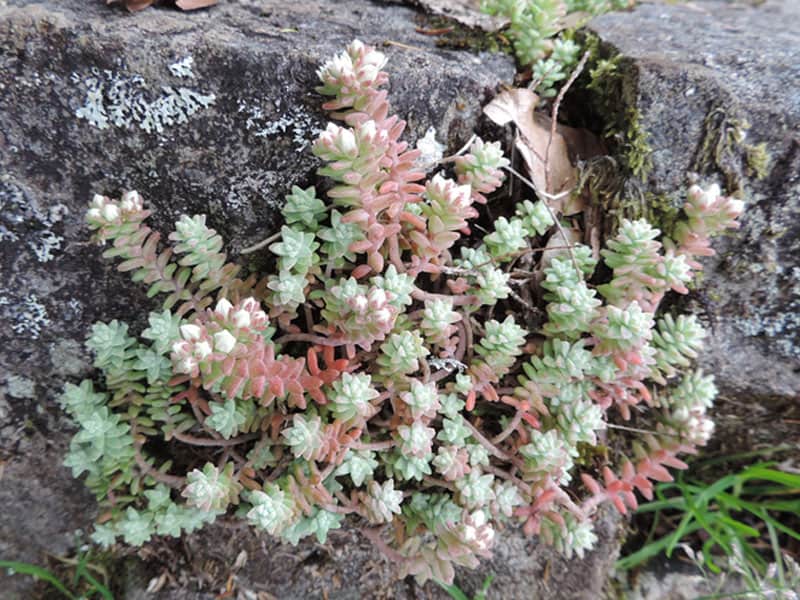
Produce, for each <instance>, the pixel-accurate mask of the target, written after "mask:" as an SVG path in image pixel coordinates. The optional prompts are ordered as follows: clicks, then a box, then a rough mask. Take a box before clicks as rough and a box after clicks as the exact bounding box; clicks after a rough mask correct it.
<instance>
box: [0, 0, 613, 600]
mask: <svg viewBox="0 0 800 600" xmlns="http://www.w3.org/2000/svg"><path fill="white" fill-rule="evenodd" d="M413 16H414V12H413V10H411V9H409V8H407V7H401V6H398V5H396V4H392V3H370V2H361V1H357V0H344V1H333V0H330V1H324V0H316V1H313V2H307V1H304V2H296V3H290V4H287V3H285V2H279V1H277V0H273V1H263V0H260V1H257V2H256V1H254V0H253V1H247V0H243V1H240V2H224V3H220V5H219V6H217V7H214V8H213V9H212V10H209V11H198V12H193V13H189V14H184V13H180V12H177V11H170V10H157V9H149V10H147V11H144V12H142V13H138V14H136V15H130V14H128V13H126V12H124V11H123V10H122V9H119V8H109V7H106V6H105V5H104V2H100V1H97V2H86V1H85V0H62V1H59V2H41V3H34V2H24V1H19V0H11V1H10V2H6V3H0V47H1V48H2V55H0V57H1V58H0V253H2V254H1V255H0V265H2V266H1V267H0V269H1V270H0V317H2V319H3V321H4V323H5V326H4V327H3V328H2V329H0V344H2V346H1V347H0V373H2V375H0V506H2V507H3V510H2V511H0V557H2V558H3V559H12V560H21V561H32V562H36V563H39V564H41V563H42V561H43V560H44V553H45V552H48V553H52V554H66V553H69V552H72V551H74V544H75V536H74V532H75V530H76V529H78V528H82V529H84V530H87V529H88V528H89V527H90V524H91V522H92V520H93V518H94V517H95V513H96V509H95V504H94V501H93V499H92V498H91V497H90V495H89V494H87V493H86V492H85V491H84V489H83V487H82V484H81V483H80V482H78V481H75V480H73V479H72V477H71V475H70V473H69V471H68V470H67V469H66V468H64V467H62V466H61V461H62V460H63V456H64V453H65V449H66V447H67V445H68V440H69V437H70V435H71V433H72V432H71V430H70V427H69V425H68V423H67V421H66V420H65V418H64V417H63V415H62V414H61V411H60V409H59V408H58V406H57V405H56V403H55V400H54V398H55V397H56V395H57V394H58V393H59V390H60V388H61V387H62V385H63V382H64V381H65V380H73V381H74V380H76V379H78V378H79V377H81V376H86V375H88V374H89V373H90V372H91V370H90V367H89V365H90V357H89V356H88V354H87V352H86V351H85V350H84V348H83V345H82V342H83V339H84V337H85V335H86V334H87V332H88V330H89V327H90V325H91V323H92V322H94V321H95V320H98V319H101V320H110V319H112V318H124V319H126V320H128V321H131V322H132V327H133V329H134V330H139V329H140V328H141V325H142V322H141V321H142V318H143V317H144V315H146V313H147V311H148V310H149V308H150V307H151V306H152V304H151V303H150V302H149V301H148V300H147V299H146V298H145V296H144V294H143V293H142V292H141V291H140V290H139V289H138V287H137V286H135V285H131V284H130V282H129V280H128V277H127V276H126V275H122V274H119V273H116V272H115V271H114V270H113V267H112V265H110V264H109V263H107V262H105V261H103V260H102V259H101V258H100V253H99V251H98V249H97V248H95V247H93V246H91V245H89V244H88V243H87V237H88V231H87V230H86V228H85V226H84V225H83V213H84V210H85V206H86V203H87V202H88V200H89V199H90V197H91V195H92V194H93V193H97V192H100V193H104V194H108V195H116V194H118V193H120V192H121V191H123V190H125V189H137V190H139V191H140V192H141V193H142V195H143V196H144V198H145V199H146V200H147V201H149V203H150V205H151V207H153V208H154V209H155V212H156V216H155V217H154V219H153V222H154V225H155V227H157V228H158V229H160V230H161V231H167V230H169V229H170V223H171V222H173V221H174V220H175V219H176V218H177V217H178V216H179V215H180V214H181V213H184V212H186V213H190V214H191V213H207V214H208V215H209V222H210V224H211V226H212V227H214V228H216V229H217V230H218V231H220V232H221V233H222V235H223V236H224V238H225V239H226V240H228V242H229V244H228V248H230V249H231V251H232V252H233V253H234V254H235V253H236V252H237V250H239V249H241V248H243V247H245V246H247V245H249V244H251V243H253V242H255V241H257V240H259V239H261V238H263V237H265V236H266V235H267V234H269V233H271V232H272V231H273V230H274V229H275V227H276V225H277V222H276V209H277V208H278V207H279V206H280V204H281V202H282V198H283V196H284V194H285V193H286V192H287V191H288V190H289V189H290V187H291V185H293V184H299V185H307V184H308V183H309V182H310V181H311V180H312V178H313V173H314V170H315V168H316V166H317V162H316V159H314V158H313V157H312V156H311V155H310V153H309V152H308V149H309V148H308V146H309V143H310V141H311V140H312V139H313V138H314V136H315V131H316V130H317V129H319V128H322V127H324V124H325V116H324V114H323V113H322V112H321V111H320V109H319V108H318V106H319V104H320V101H321V98H320V97H319V96H318V95H317V94H315V93H314V92H313V86H314V85H315V75H314V71H315V69H316V67H317V66H318V64H319V63H320V61H321V60H323V59H324V58H326V57H328V56H330V55H332V54H333V53H335V52H339V51H340V50H341V49H342V47H343V46H344V44H346V43H347V42H349V41H350V40H351V39H353V38H354V37H356V36H358V37H360V38H362V39H363V40H364V41H366V42H368V43H374V44H379V45H381V44H383V43H384V42H387V41H390V40H391V41H395V42H400V43H402V44H405V45H406V46H405V47H402V46H399V45H388V46H386V47H385V48H384V49H385V51H386V53H387V54H388V56H389V58H390V61H391V62H390V72H391V78H392V83H391V98H392V100H393V102H394V105H395V107H396V108H397V109H398V112H399V113H400V114H401V115H403V116H405V117H406V118H407V120H408V124H409V137H410V138H411V139H412V140H413V139H414V138H416V137H417V136H420V135H422V134H423V133H424V132H425V130H426V129H427V128H428V127H429V126H431V125H433V126H435V127H436V128H437V129H438V131H439V132H440V137H444V138H445V139H446V140H447V142H448V143H449V145H450V147H451V148H457V147H459V146H460V145H461V144H463V142H464V141H465V140H466V139H467V138H468V137H469V135H470V134H471V133H472V130H473V129H474V128H475V127H476V126H477V125H478V121H479V116H480V110H481V107H482V105H483V104H485V103H486V102H487V101H488V100H489V99H490V98H491V97H492V95H493V94H494V93H495V91H496V89H497V87H498V85H499V84H501V83H502V82H507V81H510V80H511V78H512V77H513V74H514V67H513V62H512V61H511V60H510V59H509V58H507V57H503V56H487V55H482V56H475V55H472V54H467V53H463V52H462V53H457V52H450V51H446V50H441V49H437V48H436V47H435V43H434V40H432V39H431V38H430V37H429V36H424V35H419V34H416V33H415V32H414V24H413V21H412V17H413ZM187 57H191V58H192V60H193V63H192V64H190V63H189V61H186V60H184V59H186V58H187ZM192 75H193V76H192ZM101 86H102V89H101ZM180 88H185V89H184V90H183V91H181V90H180ZM92 94H94V95H95V97H96V99H95V108H96V105H97V98H102V103H103V105H104V107H105V115H104V116H103V115H100V114H98V113H97V112H96V111H95V112H94V113H92V112H91V111H90V110H89V108H90V107H91V104H92V103H91V98H92ZM181 94H182V95H181ZM212 95H213V102H212V101H211V97H212ZM186 98H189V100H188V101H187V100H186ZM126 103H127V104H126ZM131 104H132V105H134V106H135V107H136V112H131V111H130V109H126V108H124V107H125V106H130V105H131ZM204 104H207V106H203V105H204ZM167 110H172V111H173V112H174V111H178V113H177V115H178V116H177V117H176V118H179V117H180V116H185V117H186V119H185V121H186V122H182V123H181V122H178V123H174V124H172V125H170V126H166V127H165V128H164V130H163V132H158V131H157V130H155V129H154V128H156V129H157V126H158V125H163V124H164V118H163V117H164V115H165V114H166V111H167ZM113 111H116V112H113ZM78 115H83V116H84V117H85V118H79V116H78ZM88 118H91V119H94V124H92V123H91V122H90V120H88ZM104 118H106V119H108V122H104V120H103V119H104ZM115 119H116V120H117V122H118V124H115V123H114V120H115ZM126 124H127V127H126V126H125V125H126ZM97 125H105V127H104V128H103V127H98V126H97ZM147 129H150V131H147ZM618 524H619V519H617V518H613V517H610V516H606V517H604V518H603V521H602V522H601V524H600V526H599V529H600V533H601V538H602V540H603V541H602V543H601V544H600V545H599V547H598V549H597V550H596V551H595V552H593V553H591V554H590V555H588V556H587V558H586V559H585V560H583V561H579V562H573V563H570V564H571V565H580V566H579V567H578V571H576V572H577V573H579V574H580V575H579V578H578V579H574V578H572V579H571V580H569V581H568V579H569V578H568V573H569V572H568V570H567V566H566V565H567V563H566V562H565V561H564V560H563V559H560V558H559V557H557V556H556V555H555V553H554V552H552V551H551V550H548V549H546V548H543V547H541V546H538V545H537V544H536V543H535V542H532V541H529V540H526V539H524V538H523V537H522V536H521V534H519V533H513V532H509V533H508V534H507V535H506V536H504V539H505V540H506V541H504V542H502V543H500V544H499V546H498V550H497V558H495V560H494V561H493V562H491V563H489V564H487V565H485V566H484V567H483V569H482V570H481V571H480V572H478V573H475V574H470V575H464V577H466V579H465V580H464V583H463V586H464V587H465V589H468V590H469V589H473V588H475V587H478V586H479V585H480V583H481V582H482V581H483V579H484V577H485V576H486V574H487V573H490V572H495V573H497V575H498V578H497V579H498V580H497V582H496V583H495V584H494V587H493V590H495V593H497V594H499V595H500V597H503V598H510V599H513V598H528V597H530V595H529V592H530V590H532V589H542V590H544V589H545V587H546V586H547V585H548V582H551V583H550V584H551V585H555V584H558V585H559V586H560V587H561V588H562V592H560V593H559V597H561V598H591V597H596V593H599V589H600V587H601V586H602V583H603V581H604V580H605V574H606V572H607V571H608V568H609V565H610V563H611V561H613V559H614V556H615V552H616V550H617V548H618V545H619V542H618V539H617V535H616V531H617V526H618ZM242 549H244V550H246V551H247V553H248V556H249V561H248V563H247V565H246V566H245V567H243V568H242V569H241V570H238V571H237V580H236V581H237V585H238V587H239V589H240V590H245V589H246V590H250V591H252V592H258V591H268V592H270V593H271V594H273V595H274V596H275V597H279V598H321V597H323V596H322V594H323V593H324V592H325V593H327V592H329V596H325V597H329V598H359V597H370V598H377V597H386V598H404V597H443V592H442V591H441V590H439V589H438V588H436V587H435V586H433V585H432V584H429V585H428V586H427V587H426V588H425V589H424V590H423V589H420V588H419V587H418V586H416V585H415V584H413V582H396V581H395V578H394V575H393V573H394V571H393V569H392V565H389V564H387V563H386V562H385V561H383V560H382V559H380V557H379V556H378V555H377V553H376V552H375V551H374V550H373V549H372V547H371V546H370V545H369V544H367V543H366V542H364V541H363V540H362V539H361V538H360V536H359V535H358V534H357V533H356V532H355V531H353V530H348V531H344V532H336V535H334V536H331V541H330V543H329V544H328V545H327V546H325V547H321V546H319V545H315V544H314V543H311V542H308V543H304V544H302V545H301V546H299V547H298V548H296V549H294V548H291V547H288V546H276V545H275V544H274V542H270V541H268V540H266V539H263V538H258V537H256V536H255V535H254V534H253V533H252V532H251V531H249V529H241V530H240V529H236V530H235V531H232V530H231V529H230V528H229V527H226V526H223V525H217V526H215V527H213V528H209V530H208V531H204V532H201V533H200V534H197V535H194V536H190V537H188V538H187V539H185V540H182V541H181V542H175V543H174V544H171V545H170V544H162V545H161V546H159V545H158V544H156V545H155V547H152V548H146V549H145V550H142V551H140V552H139V553H138V558H136V557H132V558H131V559H130V560H129V561H128V562H126V563H125V565H124V568H122V569H121V572H120V575H119V579H120V582H121V584H122V585H123V587H124V588H125V592H124V596H125V597H129V598H140V597H143V590H144V589H145V588H146V587H147V584H148V582H149V581H150V579H151V578H152V577H156V576H159V575H160V574H161V573H162V571H163V570H169V572H170V573H171V574H173V575H174V576H175V577H176V578H177V579H176V582H177V583H178V585H179V587H180V589H179V590H176V589H175V588H171V589H169V590H168V591H166V590H165V591H162V592H161V596H162V597H163V598H177V597H183V598H206V597H208V598H213V597H215V595H216V594H217V593H219V591H220V589H219V587H218V586H219V585H220V584H219V581H222V582H223V583H224V581H225V579H226V578H227V575H228V573H229V572H231V569H232V565H233V564H234V562H235V559H236V557H237V555H238V554H239V552H240V550H242ZM140 559H143V560H144V561H145V562H141V560H140ZM176 561H178V562H177V563H176ZM548 564H551V565H553V567H551V570H550V575H549V578H548V577H547V576H544V575H543V572H544V570H545V569H546V565H548ZM160 565H161V566H160ZM555 565H557V566H558V568H557V569H556V568H555ZM588 573H591V577H589V576H588V575H587V574H588ZM198 582H204V584H205V589H206V590H207V591H206V592H198V591H196V590H197V588H198ZM534 582H535V583H534ZM181 586H182V587H181ZM215 586H216V587H215ZM532 586H533V587H532ZM535 586H540V588H535ZM30 588H31V581H30V580H27V579H24V578H21V577H12V578H9V577H7V576H6V573H3V574H2V575H0V589H1V590H2V593H0V595H2V596H3V598H9V599H13V598H30V597H32V596H31V591H30ZM209 590H210V591H209ZM542 593H544V592H542ZM243 597H244V596H243Z"/></svg>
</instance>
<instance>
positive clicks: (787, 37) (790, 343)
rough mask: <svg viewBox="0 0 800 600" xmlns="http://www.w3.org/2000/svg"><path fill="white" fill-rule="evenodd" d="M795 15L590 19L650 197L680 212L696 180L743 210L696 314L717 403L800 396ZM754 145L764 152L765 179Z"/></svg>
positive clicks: (727, 10) (779, 401)
mask: <svg viewBox="0 0 800 600" xmlns="http://www.w3.org/2000/svg"><path fill="white" fill-rule="evenodd" d="M751 4H758V6H752V5H751ZM798 19H800V4H798V3H797V2H794V1H793V0H767V1H766V2H764V3H735V2H721V1H703V2H693V3H691V4H682V3H676V4H671V3H661V2H659V3H652V4H651V3H643V4H641V5H640V6H638V7H637V8H636V10H635V11H633V12H632V13H609V14H607V15H603V16H601V17H599V18H596V19H594V20H593V21H592V22H591V23H590V29H591V30H592V31H593V32H594V33H595V34H596V35H597V36H598V37H599V38H600V40H602V42H603V43H604V44H605V45H607V47H610V48H611V49H612V51H613V52H619V53H620V54H621V55H622V57H623V65H624V69H623V72H624V74H625V75H624V76H625V82H624V83H623V85H624V88H625V89H626V90H627V91H628V92H629V93H627V94H625V95H624V97H623V98H622V99H623V102H624V103H625V106H624V107H623V109H624V110H628V111H632V112H635V113H638V115H639V123H640V125H641V127H642V128H643V130H644V131H645V132H646V133H647V140H648V143H649V145H650V147H651V148H652V151H653V152H652V156H651V158H652V169H651V170H650V171H649V173H648V175H647V178H646V182H645V184H644V189H645V191H646V192H650V193H652V194H655V195H658V196H660V197H665V198H666V199H667V200H668V201H671V202H672V203H673V204H677V205H680V202H681V199H682V193H683V190H685V187H686V184H687V183H688V182H689V181H690V180H692V179H697V180H698V181H699V182H700V183H703V184H707V183H710V182H712V181H715V180H716V181H718V182H719V183H720V184H721V185H722V187H723V189H724V190H725V189H726V188H727V192H729V193H738V194H740V195H741V196H742V197H743V198H744V199H745V200H746V202H747V209H746V213H745V215H744V217H743V218H742V227H741V229H740V230H739V231H738V232H735V233H734V234H733V235H731V236H729V237H727V238H726V239H723V240H718V241H717V242H716V243H715V247H716V248H717V251H718V254H717V256H716V257H713V258H712V259H709V260H707V261H705V265H706V271H705V275H704V278H703V282H702V285H701V286H700V292H699V293H696V294H693V295H692V298H693V300H694V302H693V304H692V309H693V310H694V311H696V312H699V313H701V314H703V315H704V316H705V318H706V321H707V323H708V324H709V325H710V329H711V333H712V335H711V339H710V340H709V341H708V343H707V349H706V351H705V352H704V355H703V358H702V366H703V367H704V368H705V369H706V371H708V372H713V373H714V374H715V375H716V376H717V385H718V386H719V387H720V390H721V392H722V397H723V401H724V400H725V399H726V398H730V399H737V398H738V399H741V400H743V401H745V402H747V403H748V404H750V403H752V402H758V403H760V404H761V405H762V406H771V407H772V408H774V409H775V411H778V410H781V409H782V408H786V407H787V406H790V407H791V406H792V405H795V410H796V399H797V398H798V397H800V285H798V277H800V220H798V216H800V92H799V91H798V88H797V81H798V79H800V62H798V48H799V47H800V29H798V28H797V27H795V26H793V24H796V23H797V22H798ZM748 124H749V129H746V127H747V125H748ZM743 133H746V137H745V138H744V139H740V140H738V141H737V139H736V138H737V136H738V135H740V134H743ZM759 144H765V148H766V151H767V152H768V154H769V162H768V164H767V166H766V168H765V170H764V172H763V173H762V175H763V177H762V178H760V179H759V178H758V177H757V176H756V173H755V170H756V169H754V168H753V167H754V165H755V164H756V163H757V158H758V156H757V155H758V148H757V146H758V145H759ZM787 403H788V404H787ZM773 441H774V438H773Z"/></svg>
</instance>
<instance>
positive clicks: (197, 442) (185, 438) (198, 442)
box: [172, 431, 262, 448]
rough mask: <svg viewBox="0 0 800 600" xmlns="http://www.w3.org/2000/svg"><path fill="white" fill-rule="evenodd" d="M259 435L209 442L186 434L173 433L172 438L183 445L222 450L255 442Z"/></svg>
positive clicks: (253, 434)
mask: <svg viewBox="0 0 800 600" xmlns="http://www.w3.org/2000/svg"><path fill="white" fill-rule="evenodd" d="M261 435H262V434H260V433H247V434H245V435H240V436H239V437H235V438H231V439H229V440H210V439H208V438H199V437H195V436H193V435H189V434H188V433H179V432H177V431H175V432H173V434H172V437H174V438H175V439H176V440H180V441H181V442H183V443H184V444H189V445H190V446H211V447H220V448H224V447H227V446H238V445H239V444H244V443H245V442H249V441H251V440H256V439H258V438H260V437H261Z"/></svg>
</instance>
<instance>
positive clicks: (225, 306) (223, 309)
mask: <svg viewBox="0 0 800 600" xmlns="http://www.w3.org/2000/svg"><path fill="white" fill-rule="evenodd" d="M232 308H233V304H231V303H230V302H228V301H227V300H226V299H225V298H223V299H222V300H220V301H219V302H217V307H216V308H215V309H214V312H216V313H217V314H218V315H219V316H221V317H222V318H223V319H227V318H228V313H229V312H230V311H231V309H232Z"/></svg>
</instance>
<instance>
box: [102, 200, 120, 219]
mask: <svg viewBox="0 0 800 600" xmlns="http://www.w3.org/2000/svg"><path fill="white" fill-rule="evenodd" d="M102 214H103V218H104V219H105V220H106V221H115V220H116V219H117V217H119V208H117V205H116V204H106V205H105V206H104V207H103V208H102Z"/></svg>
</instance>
